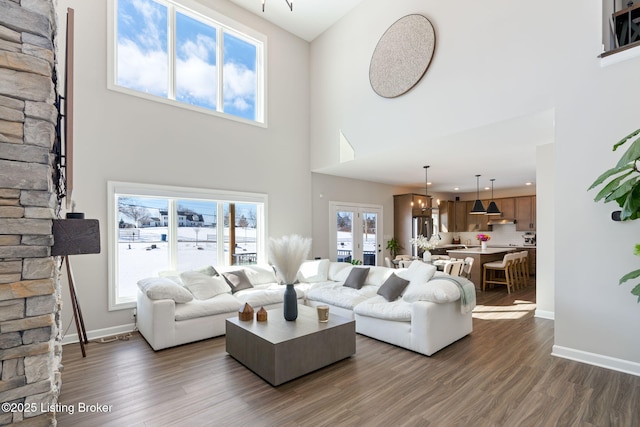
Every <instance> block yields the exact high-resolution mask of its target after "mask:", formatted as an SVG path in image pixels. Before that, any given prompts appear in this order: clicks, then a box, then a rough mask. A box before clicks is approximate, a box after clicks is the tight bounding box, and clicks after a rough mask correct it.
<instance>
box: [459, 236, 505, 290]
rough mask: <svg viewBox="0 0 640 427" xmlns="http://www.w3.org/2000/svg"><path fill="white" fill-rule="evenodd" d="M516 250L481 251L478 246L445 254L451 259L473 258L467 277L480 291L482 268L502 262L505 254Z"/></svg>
mask: <svg viewBox="0 0 640 427" xmlns="http://www.w3.org/2000/svg"><path fill="white" fill-rule="evenodd" d="M516 250H517V248H515V247H508V248H487V249H484V250H483V249H481V248H480V247H479V246H478V247H476V248H468V249H453V250H449V251H447V252H448V254H449V256H450V257H451V258H458V259H465V258H466V257H471V258H473V267H472V268H471V277H469V280H471V281H472V282H473V284H474V285H476V289H482V270H483V268H482V266H483V265H484V264H485V263H487V262H493V261H502V259H503V258H504V256H505V254H508V253H509V252H515V251H516Z"/></svg>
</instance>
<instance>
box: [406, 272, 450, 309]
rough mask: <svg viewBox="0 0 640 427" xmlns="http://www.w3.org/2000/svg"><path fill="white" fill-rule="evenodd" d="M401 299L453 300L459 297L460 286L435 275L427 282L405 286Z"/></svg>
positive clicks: (414, 300) (407, 300) (408, 300)
mask: <svg viewBox="0 0 640 427" xmlns="http://www.w3.org/2000/svg"><path fill="white" fill-rule="evenodd" d="M402 299H403V300H404V301H406V302H416V301H430V302H435V303H440V304H442V303H447V302H453V301H457V300H459V299H460V288H458V286H457V285H456V284H455V283H453V282H451V281H450V280H446V279H438V277H437V276H436V277H434V278H433V279H431V280H430V281H428V282H427V283H423V284H421V285H419V286H413V287H411V289H409V288H407V290H406V291H405V293H404V295H403V296H402Z"/></svg>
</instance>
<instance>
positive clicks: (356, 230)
mask: <svg viewBox="0 0 640 427" xmlns="http://www.w3.org/2000/svg"><path fill="white" fill-rule="evenodd" d="M330 207H331V215H330V218H331V224H330V230H331V238H330V242H329V244H330V254H329V256H330V257H331V260H332V261H342V262H352V261H354V260H356V261H360V262H362V264H364V265H378V263H379V261H380V259H379V258H380V255H381V254H382V238H381V236H382V207H381V206H369V205H353V204H342V203H335V202H331V203H330Z"/></svg>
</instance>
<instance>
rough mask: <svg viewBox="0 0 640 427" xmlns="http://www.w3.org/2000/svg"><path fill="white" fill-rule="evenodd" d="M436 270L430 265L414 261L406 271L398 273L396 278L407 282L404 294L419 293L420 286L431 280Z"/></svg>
mask: <svg viewBox="0 0 640 427" xmlns="http://www.w3.org/2000/svg"><path fill="white" fill-rule="evenodd" d="M436 270H437V268H436V267H435V266H433V265H431V264H427V263H424V262H421V261H416V262H412V263H411V265H410V266H409V268H407V269H406V270H402V271H399V272H398V273H397V274H398V276H400V277H402V278H403V279H406V280H408V281H409V286H407V287H406V288H405V290H404V293H405V294H406V293H407V292H413V291H414V290H415V291H416V292H417V291H419V290H420V289H421V286H422V285H424V284H425V283H427V282H428V281H429V280H431V278H432V277H433V275H434V274H435V273H436Z"/></svg>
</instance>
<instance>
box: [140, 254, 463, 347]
mask: <svg viewBox="0 0 640 427" xmlns="http://www.w3.org/2000/svg"><path fill="white" fill-rule="evenodd" d="M165 276H166V275H165ZM232 286H233V289H232ZM138 287H139V290H138V308H137V311H138V318H137V321H138V328H139V330H140V333H141V334H142V335H143V336H144V338H145V339H146V340H147V342H148V343H149V344H150V345H151V347H152V348H153V349H154V350H160V349H163V348H167V347H172V346H176V345H180V344H185V343H189V342H193V341H197V340H202V339H206V338H211V337H215V336H219V335H224V333H225V319H227V318H228V317H232V316H237V312H238V310H240V309H241V307H243V306H244V304H245V303H249V304H250V305H251V306H252V307H253V308H254V310H258V309H259V308H260V307H264V308H265V309H267V310H269V309H272V308H276V307H281V306H282V300H283V293H284V288H285V287H284V286H283V285H280V284H278V280H277V277H276V274H275V273H274V271H273V269H272V268H271V267H270V266H256V265H250V266H242V267H239V266H236V267H233V268H225V269H218V271H214V270H213V268H211V267H209V268H207V269H205V270H202V271H198V272H185V273H182V274H180V275H177V273H175V274H174V275H168V276H167V277H156V278H147V279H143V280H141V281H140V282H138ZM295 287H296V291H297V293H298V298H299V303H300V304H306V305H309V306H317V305H321V304H322V305H328V306H329V307H330V313H331V314H332V315H339V316H343V317H347V318H352V319H355V321H356V332H357V333H360V334H362V335H366V336H369V337H371V338H375V339H378V340H380V341H384V342H387V343H390V344H393V345H397V346H400V347H404V348H406V349H409V350H412V351H415V352H418V353H421V354H425V355H427V356H430V355H432V354H433V353H435V352H436V351H438V350H440V349H442V348H443V347H446V346H447V345H449V344H451V343H453V342H455V341H457V340H459V339H460V338H463V337H464V336H466V335H468V334H469V333H471V331H472V317H471V310H472V309H473V307H474V306H475V286H474V285H473V283H471V282H470V281H469V280H467V279H464V278H462V277H455V278H453V277H451V276H447V275H444V274H442V273H438V272H436V269H435V267H433V266H431V265H429V264H424V263H412V264H411V266H410V267H409V268H407V269H391V268H387V267H378V266H371V267H368V266H352V265H351V264H348V263H339V262H330V261H329V260H326V259H325V260H314V261H307V262H305V263H304V264H303V265H302V266H301V268H300V271H299V272H298V283H297V284H296V285H295Z"/></svg>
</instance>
